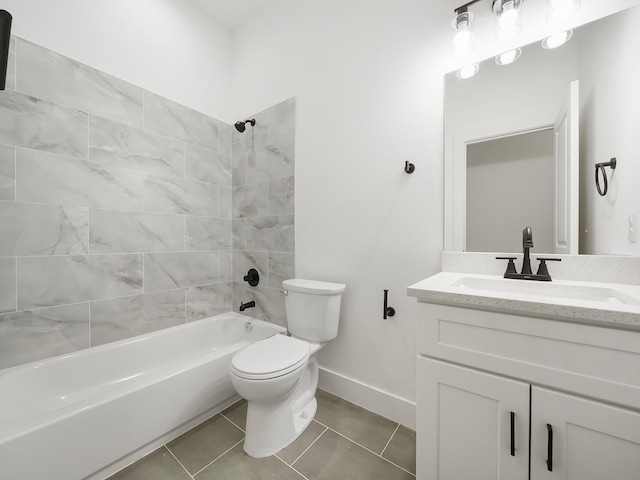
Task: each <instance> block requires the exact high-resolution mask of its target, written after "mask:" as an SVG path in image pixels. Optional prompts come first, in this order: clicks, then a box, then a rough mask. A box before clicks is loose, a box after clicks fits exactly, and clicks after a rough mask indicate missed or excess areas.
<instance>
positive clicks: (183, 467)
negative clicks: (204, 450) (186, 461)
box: [163, 444, 194, 480]
mask: <svg viewBox="0 0 640 480" xmlns="http://www.w3.org/2000/svg"><path fill="white" fill-rule="evenodd" d="M163 447H164V448H165V450H166V451H167V452H169V455H171V456H172V457H173V458H174V459H175V461H176V462H178V465H180V466H181V467H182V469H183V470H184V471H185V472H187V475H189V478H191V480H194V478H193V475H191V473H189V470H187V468H186V467H185V466H184V465H183V464H182V462H181V461H180V460H178V457H176V456H175V455H174V454H173V452H172V451H171V449H170V448H169V447H167V445H166V444H165V445H163Z"/></svg>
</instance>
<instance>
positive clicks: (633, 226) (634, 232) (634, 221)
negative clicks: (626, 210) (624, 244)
mask: <svg viewBox="0 0 640 480" xmlns="http://www.w3.org/2000/svg"><path fill="white" fill-rule="evenodd" d="M627 236H628V238H629V242H631V243H636V242H637V241H638V214H637V213H632V214H631V215H629V226H628V228H627Z"/></svg>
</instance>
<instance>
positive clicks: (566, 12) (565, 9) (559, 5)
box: [547, 0, 580, 23]
mask: <svg viewBox="0 0 640 480" xmlns="http://www.w3.org/2000/svg"><path fill="white" fill-rule="evenodd" d="M578 8H580V1H579V0H549V14H548V15H547V22H552V23H553V22H561V21H562V20H566V19H567V18H569V17H570V16H571V14H572V13H573V12H575V11H576V10H577V9H578Z"/></svg>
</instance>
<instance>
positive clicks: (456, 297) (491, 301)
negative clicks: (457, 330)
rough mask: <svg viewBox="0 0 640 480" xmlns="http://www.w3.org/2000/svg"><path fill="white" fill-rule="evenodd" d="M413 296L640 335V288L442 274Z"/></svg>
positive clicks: (412, 289)
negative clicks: (612, 328)
mask: <svg viewBox="0 0 640 480" xmlns="http://www.w3.org/2000/svg"><path fill="white" fill-rule="evenodd" d="M484 286H488V288H484ZM407 294H408V295H409V296H412V297H416V298H417V300H418V301H419V302H426V303H438V304H444V305H452V306H457V307H464V308H475V309H482V310H493V311H498V312H508V313H516V314H521V315H528V316H539V317H543V318H551V319H557V320H565V321H573V322H580V323H589V324H596V325H599V326H604V327H617V328H627V329H634V330H636V329H637V330H640V286H639V285H629V284H619V283H599V282H580V281H573V280H571V281H569V280H554V281H552V282H536V281H528V280H512V279H504V278H502V277H501V276H496V275H480V274H470V273H460V272H441V273H438V274H436V275H433V276H432V277H429V278H427V279H425V280H422V281H420V282H418V283H416V284H414V285H411V286H409V287H408V288H407Z"/></svg>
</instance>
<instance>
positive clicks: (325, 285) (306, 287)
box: [282, 278, 346, 342]
mask: <svg viewBox="0 0 640 480" xmlns="http://www.w3.org/2000/svg"><path fill="white" fill-rule="evenodd" d="M282 286H283V287H284V289H285V292H286V296H285V297H284V299H285V300H284V303H285V307H286V310H287V326H288V328H289V332H290V333H291V335H294V336H296V337H298V338H302V339H304V340H311V341H312V342H328V341H329V340H332V339H334V338H335V337H336V335H337V334H338V321H339V320H340V301H341V299H342V292H344V289H345V288H346V285H344V284H342V283H329V282H320V281H317V280H304V279H301V278H294V279H291V280H285V281H283V282H282Z"/></svg>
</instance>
